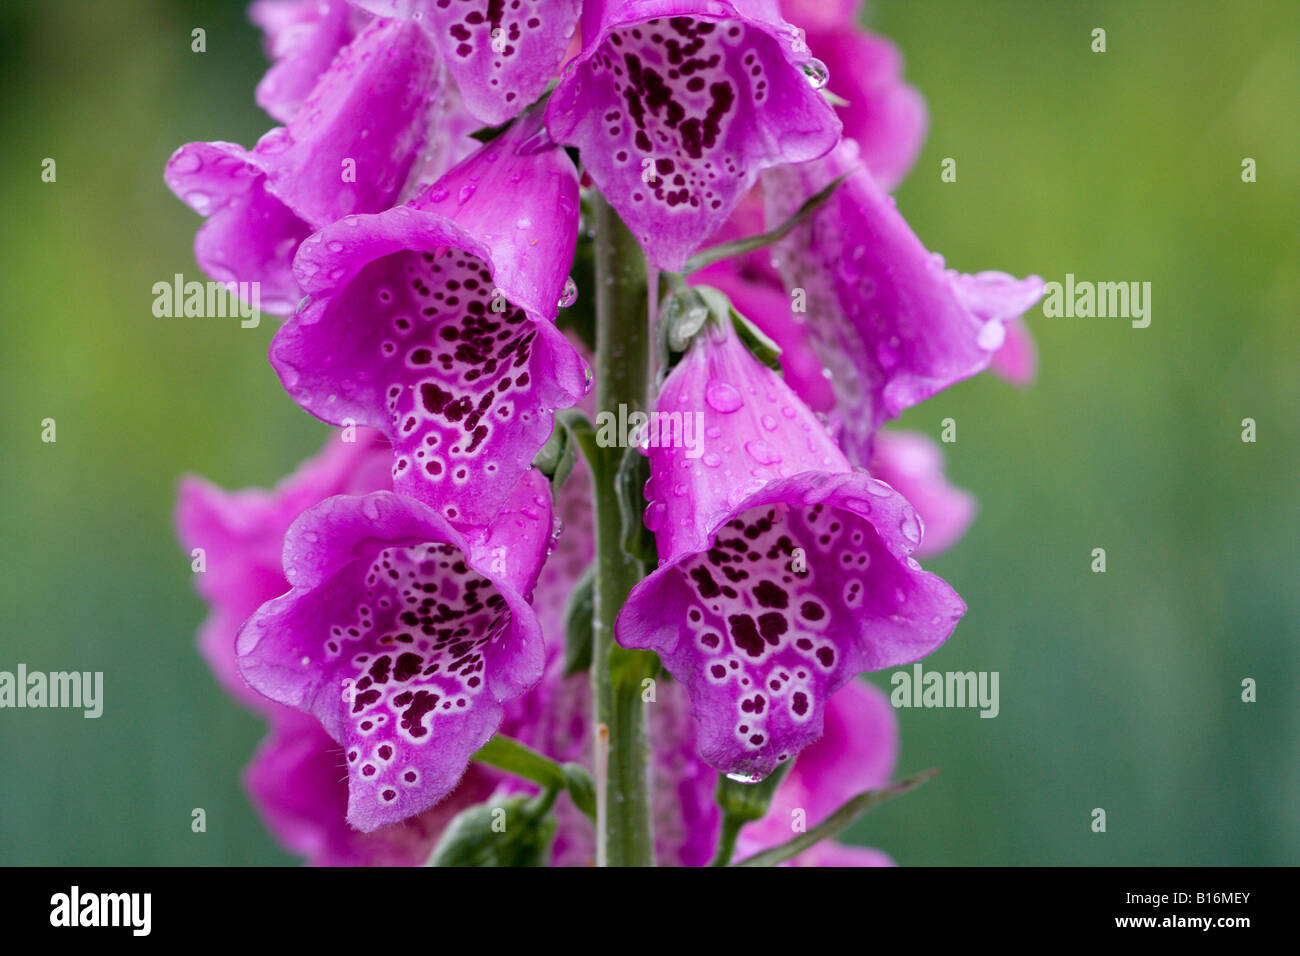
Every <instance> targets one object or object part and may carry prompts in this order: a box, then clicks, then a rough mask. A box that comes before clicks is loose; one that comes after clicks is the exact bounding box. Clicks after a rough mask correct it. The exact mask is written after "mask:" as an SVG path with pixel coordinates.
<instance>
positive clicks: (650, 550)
mask: <svg viewBox="0 0 1300 956" xmlns="http://www.w3.org/2000/svg"><path fill="white" fill-rule="evenodd" d="M649 480H650V459H649V458H648V457H647V456H645V455H643V454H641V449H639V448H636V447H632V448H627V449H624V451H623V457H622V459H621V460H620V461H619V463H618V473H617V474H616V475H615V477H614V492H615V494H616V495H617V497H618V507H619V511H620V512H621V513H622V519H623V520H622V528H623V533H622V536H621V539H620V544H621V545H622V548H623V553H624V554H626V555H627V556H628V557H629V558H632V559H634V560H636V561H640V562H642V563H643V564H646V565H648V566H649V567H654V566H655V565H656V564H657V563H658V562H659V551H658V548H657V547H656V545H655V536H654V532H652V531H651V530H650V529H649V528H647V527H646V526H645V522H644V521H643V520H641V516H642V515H643V514H644V512H645V504H646V502H645V491H644V489H645V484H646V482H647V481H649Z"/></svg>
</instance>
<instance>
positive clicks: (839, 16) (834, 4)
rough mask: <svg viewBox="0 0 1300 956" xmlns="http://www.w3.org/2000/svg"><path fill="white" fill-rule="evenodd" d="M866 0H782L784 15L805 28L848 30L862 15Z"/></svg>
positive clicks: (796, 24)
mask: <svg viewBox="0 0 1300 956" xmlns="http://www.w3.org/2000/svg"><path fill="white" fill-rule="evenodd" d="M864 6H866V0H781V13H782V15H783V16H784V17H785V18H786V19H787V20H789V21H790V22H791V23H793V24H794V25H795V26H797V27H801V28H802V29H804V30H848V29H851V28H853V27H855V26H856V25H857V23H858V21H859V20H860V19H861V17H862V8H863V7H864Z"/></svg>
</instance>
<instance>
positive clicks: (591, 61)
mask: <svg viewBox="0 0 1300 956" xmlns="http://www.w3.org/2000/svg"><path fill="white" fill-rule="evenodd" d="M582 36H583V50H582V54H581V55H580V56H579V57H578V58H577V59H576V60H575V61H573V62H572V63H570V64H569V66H567V67H566V69H565V72H564V77H563V78H562V79H561V81H560V85H559V86H558V87H557V88H556V90H555V92H554V93H553V94H552V95H551V99H550V104H549V107H548V109H547V117H546V122H547V126H548V128H549V129H550V132H551V135H552V137H553V138H554V139H555V140H556V141H557V142H561V143H565V144H567V145H573V146H577V147H578V148H579V149H580V150H581V151H582V159H583V164H584V167H585V169H586V171H587V172H588V173H589V174H590V175H591V178H592V179H593V180H594V181H595V183H596V185H597V186H598V187H599V188H600V191H601V192H602V193H603V194H604V196H605V198H606V199H607V200H608V201H609V202H610V203H611V204H612V205H613V206H614V208H615V209H616V210H617V211H618V213H619V215H620V216H622V218H623V220H624V222H626V223H627V224H628V226H629V228H631V230H632V232H633V233H635V234H636V236H637V239H638V240H639V241H640V243H641V245H642V246H643V247H644V249H645V251H646V255H647V256H649V258H650V260H651V261H652V262H653V263H654V264H655V265H656V266H659V267H660V268H663V269H668V270H671V271H674V272H675V271H679V270H680V269H681V268H682V266H683V264H684V263H685V261H686V258H687V257H688V256H689V255H690V254H691V253H692V252H693V251H694V250H695V249H696V247H698V246H699V245H700V243H701V242H702V241H703V240H704V239H706V238H707V237H708V236H709V235H710V234H712V233H713V232H715V231H716V230H717V229H718V227H719V226H721V225H722V224H723V222H725V221H726V219H727V217H728V215H730V213H731V210H732V209H733V208H734V207H735V205H736V204H737V203H738V202H739V201H740V199H741V198H742V197H743V196H744V195H745V192H746V191H747V190H748V189H749V187H750V186H751V185H753V183H754V182H755V181H756V179H757V177H758V175H759V173H760V172H762V170H764V169H767V168H768V167H771V166H776V165H779V164H782V163H799V162H804V161H806V160H810V159H814V158H816V157H818V156H821V155H823V154H825V153H826V152H827V151H828V150H829V149H831V148H832V147H833V146H834V144H835V142H836V141H837V140H838V138H839V134H840V123H839V120H837V119H836V118H835V114H834V111H833V110H832V109H831V107H830V106H829V105H828V104H827V102H826V100H825V99H824V98H823V97H822V96H821V94H820V93H818V92H817V90H816V89H814V88H813V86H812V85H811V84H810V81H809V78H808V76H807V75H806V74H805V72H804V67H805V66H808V65H809V64H810V63H811V55H810V54H809V53H808V50H807V48H806V46H801V44H800V42H799V34H798V33H797V31H796V30H795V29H794V28H793V27H791V26H790V24H788V23H786V22H785V21H784V20H782V19H781V16H780V13H779V11H778V9H777V4H776V0H747V2H744V3H740V2H735V0H588V3H587V5H586V7H585V8H584V10H583V20H582Z"/></svg>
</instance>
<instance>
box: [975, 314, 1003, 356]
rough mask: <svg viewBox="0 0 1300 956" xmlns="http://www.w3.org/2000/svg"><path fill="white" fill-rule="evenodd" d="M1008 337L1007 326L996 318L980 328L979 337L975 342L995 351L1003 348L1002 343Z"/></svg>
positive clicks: (981, 346) (987, 349)
mask: <svg viewBox="0 0 1300 956" xmlns="http://www.w3.org/2000/svg"><path fill="white" fill-rule="evenodd" d="M1006 339H1007V327H1006V326H1005V325H1003V324H1002V323H1001V322H999V321H997V320H996V319H994V320H993V321H992V322H985V323H984V326H983V328H981V329H980V334H979V337H978V338H976V340H975V344H976V345H978V346H979V347H980V348H982V349H984V351H986V352H995V351H997V350H998V349H1000V348H1002V343H1003V342H1005V341H1006Z"/></svg>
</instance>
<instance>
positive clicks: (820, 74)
mask: <svg viewBox="0 0 1300 956" xmlns="http://www.w3.org/2000/svg"><path fill="white" fill-rule="evenodd" d="M803 75H804V76H805V77H807V79H808V85H809V86H811V87H812V88H813V89H814V90H820V89H821V88H822V87H823V86H825V85H826V83H827V82H828V81H829V80H830V78H831V71H830V70H828V69H826V64H825V63H823V62H822V61H821V60H817V59H812V60H809V61H808V62H807V63H805V64H804V65H803Z"/></svg>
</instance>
